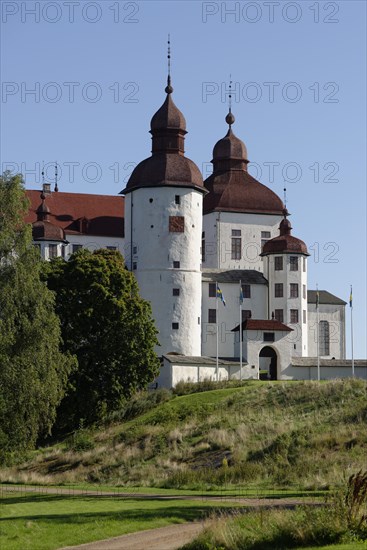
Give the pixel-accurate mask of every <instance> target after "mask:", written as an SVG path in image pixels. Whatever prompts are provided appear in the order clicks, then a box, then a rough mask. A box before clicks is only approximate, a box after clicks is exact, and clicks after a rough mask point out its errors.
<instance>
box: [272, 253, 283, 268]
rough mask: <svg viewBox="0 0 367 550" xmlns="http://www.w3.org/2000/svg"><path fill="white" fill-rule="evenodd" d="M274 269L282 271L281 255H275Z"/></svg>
mask: <svg viewBox="0 0 367 550" xmlns="http://www.w3.org/2000/svg"><path fill="white" fill-rule="evenodd" d="M274 269H275V271H283V256H275V258H274Z"/></svg>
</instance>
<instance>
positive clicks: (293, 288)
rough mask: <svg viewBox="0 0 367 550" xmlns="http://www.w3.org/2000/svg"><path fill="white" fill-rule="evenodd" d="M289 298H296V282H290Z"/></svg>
mask: <svg viewBox="0 0 367 550" xmlns="http://www.w3.org/2000/svg"><path fill="white" fill-rule="evenodd" d="M289 297H290V298H298V284H297V283H291V284H290V294H289Z"/></svg>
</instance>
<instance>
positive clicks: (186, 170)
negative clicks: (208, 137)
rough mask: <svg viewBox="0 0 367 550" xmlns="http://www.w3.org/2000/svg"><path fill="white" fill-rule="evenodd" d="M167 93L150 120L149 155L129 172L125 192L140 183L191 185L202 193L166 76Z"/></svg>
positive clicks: (138, 185) (200, 178)
mask: <svg viewBox="0 0 367 550" xmlns="http://www.w3.org/2000/svg"><path fill="white" fill-rule="evenodd" d="M165 91H166V93H167V97H166V99H165V101H164V103H163V105H162V106H161V107H160V108H159V109H158V111H157V112H156V113H155V115H154V116H153V118H152V120H151V123H150V128H151V129H150V133H151V134H152V156H151V157H149V158H147V159H145V160H143V161H142V162H140V163H139V164H138V166H136V168H135V169H134V171H133V172H132V174H131V176H130V178H129V181H128V183H127V186H126V188H125V189H124V190H123V191H121V193H124V194H125V193H129V192H131V191H133V190H134V189H140V188H141V187H162V186H166V185H167V186H174V187H193V188H196V189H199V190H200V191H202V192H203V193H205V192H206V190H205V189H204V183H203V178H202V175H201V172H200V170H199V168H198V167H197V166H196V164H195V163H194V162H193V161H192V160H190V159H188V158H187V157H185V150H184V142H185V134H186V133H187V132H186V121H185V117H184V116H183V114H182V113H181V111H180V110H179V109H178V108H177V107H176V105H175V104H174V102H173V100H172V97H171V94H172V92H173V88H172V86H171V81H170V77H168V82H167V87H166V89H165Z"/></svg>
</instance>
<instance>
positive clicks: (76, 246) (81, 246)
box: [72, 244, 83, 254]
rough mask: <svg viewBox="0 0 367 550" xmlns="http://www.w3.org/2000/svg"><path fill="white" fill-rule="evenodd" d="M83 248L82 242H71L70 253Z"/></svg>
mask: <svg viewBox="0 0 367 550" xmlns="http://www.w3.org/2000/svg"><path fill="white" fill-rule="evenodd" d="M82 248H83V245H82V244H73V245H72V251H73V252H72V253H73V254H74V252H78V250H81V249H82Z"/></svg>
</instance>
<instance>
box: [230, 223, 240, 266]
mask: <svg viewBox="0 0 367 550" xmlns="http://www.w3.org/2000/svg"><path fill="white" fill-rule="evenodd" d="M241 248H242V239H241V230H240V229H232V242H231V259H232V260H240V259H241Z"/></svg>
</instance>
